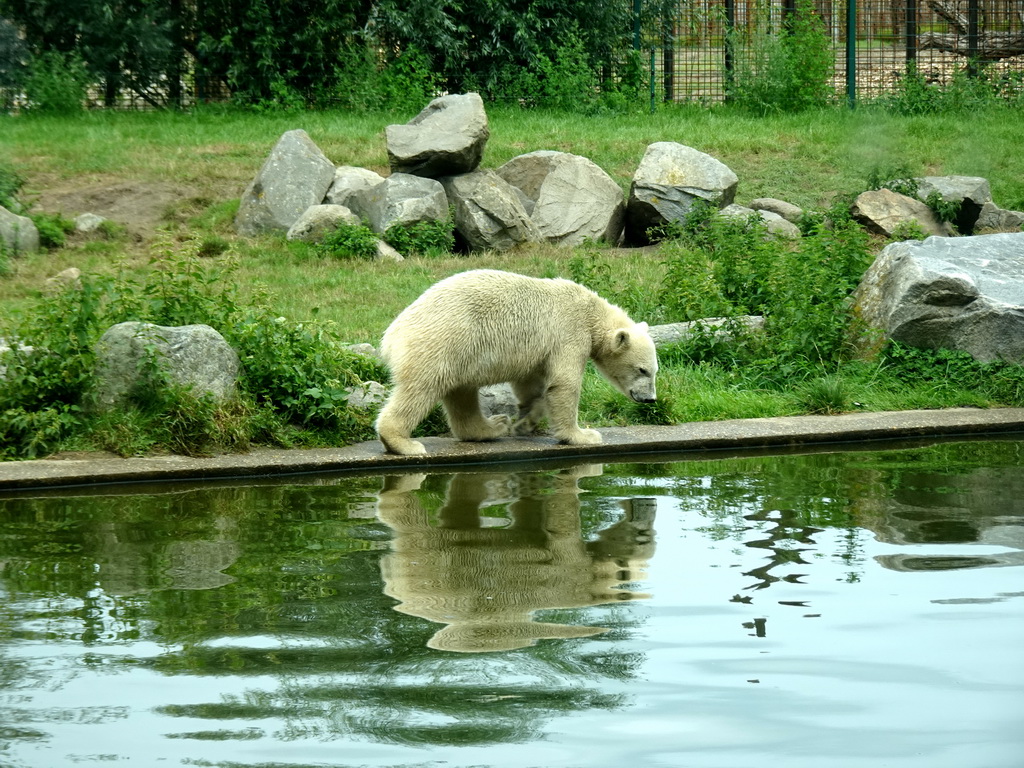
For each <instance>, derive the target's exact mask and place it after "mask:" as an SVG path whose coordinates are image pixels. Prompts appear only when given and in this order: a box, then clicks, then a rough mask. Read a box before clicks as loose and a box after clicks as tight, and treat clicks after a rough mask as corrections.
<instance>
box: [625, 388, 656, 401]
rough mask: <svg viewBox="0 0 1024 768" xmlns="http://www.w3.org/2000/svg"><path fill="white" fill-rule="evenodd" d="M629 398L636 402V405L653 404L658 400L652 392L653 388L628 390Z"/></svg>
mask: <svg viewBox="0 0 1024 768" xmlns="http://www.w3.org/2000/svg"><path fill="white" fill-rule="evenodd" d="M629 396H630V397H631V398H633V399H634V400H636V401H637V402H638V403H653V402H655V401H656V400H657V399H658V396H657V395H656V394H655V392H654V387H651V388H650V389H648V390H637V389H631V390H629Z"/></svg>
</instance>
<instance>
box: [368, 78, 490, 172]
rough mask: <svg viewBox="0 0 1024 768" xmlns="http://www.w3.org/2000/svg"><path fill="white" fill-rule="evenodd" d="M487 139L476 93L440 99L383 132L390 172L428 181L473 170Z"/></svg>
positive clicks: (482, 110)
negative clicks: (410, 174)
mask: <svg viewBox="0 0 1024 768" xmlns="http://www.w3.org/2000/svg"><path fill="white" fill-rule="evenodd" d="M490 135H491V133H490V128H489V127H488V125H487V113H486V112H485V111H484V102H483V99H481V98H480V95H479V94H477V93H464V94H451V95H449V96H441V97H440V98H437V99H434V100H433V101H431V102H430V103H429V104H428V105H427V106H426V107H425V108H424V110H423V111H422V112H420V113H419V114H418V115H416V117H414V118H413V119H412V120H410V121H409V122H408V123H406V124H405V125H389V126H388V127H387V128H386V129H385V136H386V139H387V150H388V160H389V162H390V164H391V170H392V172H395V173H412V174H416V175H417V176H429V177H432V178H440V177H441V176H451V175H455V174H459V173H468V172H469V171H473V170H476V167H477V166H478V165H480V158H481V157H483V154H484V147H485V146H486V145H487V139H488V138H490Z"/></svg>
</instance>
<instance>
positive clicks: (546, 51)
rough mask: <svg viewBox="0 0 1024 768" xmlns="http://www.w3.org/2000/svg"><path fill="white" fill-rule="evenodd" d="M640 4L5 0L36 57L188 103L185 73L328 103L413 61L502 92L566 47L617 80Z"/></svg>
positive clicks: (244, 98)
mask: <svg viewBox="0 0 1024 768" xmlns="http://www.w3.org/2000/svg"><path fill="white" fill-rule="evenodd" d="M632 12H633V9H632V4H631V3H630V2H628V1H625V0H583V1H580V2H566V0H441V1H440V2H439V1H438V0H321V2H318V3H306V2H303V3H295V2H288V1H287V0H169V1H168V0H0V17H2V18H6V19H9V20H10V21H11V22H12V23H13V24H14V25H15V26H16V27H17V28H19V29H20V30H21V32H22V34H23V37H24V42H25V44H26V46H27V48H28V50H29V52H30V55H31V56H32V57H38V56H42V55H50V54H59V55H61V56H73V57H75V58H76V59H78V60H81V61H82V62H83V63H84V64H85V66H86V68H87V71H88V72H89V74H90V75H91V76H92V77H93V78H94V79H95V82H96V83H97V84H98V88H99V90H100V92H101V94H102V98H103V101H104V102H105V103H106V104H107V105H108V106H110V105H114V104H115V103H116V101H117V99H118V97H119V94H123V93H125V92H131V93H133V94H135V96H136V97H141V98H142V99H144V100H146V101H149V102H151V103H153V104H154V105H157V104H172V105H173V104H179V103H181V101H182V92H181V91H182V87H183V85H187V86H188V87H191V88H193V89H194V94H193V95H194V97H195V98H197V99H199V100H204V99H206V98H211V97H213V98H220V97H221V96H222V95H224V94H223V89H226V90H227V91H228V92H230V95H231V97H232V99H233V100H235V101H236V102H238V103H242V104H253V105H260V104H266V103H276V104H281V103H284V104H286V105H296V106H305V105H315V104H320V103H329V102H331V101H332V100H336V99H337V97H338V95H339V94H340V93H347V92H349V91H351V89H352V86H353V84H357V83H359V82H361V81H362V82H365V81H366V80H367V78H368V75H369V76H370V77H369V79H370V80H373V79H374V77H372V76H373V75H374V74H379V73H381V72H383V71H386V70H387V69H388V68H389V67H391V66H395V65H398V66H405V67H406V69H408V63H409V62H410V61H415V62H416V65H417V66H416V69H417V72H415V73H413V75H414V77H412V78H410V74H409V73H408V72H403V74H402V76H401V77H400V78H399V79H400V80H401V81H402V84H403V85H404V84H408V83H410V82H412V81H414V80H417V78H420V79H422V78H427V77H428V73H429V79H423V80H422V82H429V83H430V84H431V86H433V87H435V89H436V90H448V91H452V92H456V91H468V90H477V91H480V92H481V93H483V94H484V95H485V96H486V97H488V98H502V97H503V96H505V95H507V94H508V93H509V92H510V90H511V89H512V86H517V87H518V86H521V85H522V83H521V82H520V80H521V78H522V75H523V73H524V72H530V73H534V76H535V77H537V78H539V80H540V81H541V84H542V85H543V81H544V80H545V78H548V79H550V77H551V74H550V73H551V72H552V71H557V69H558V68H557V67H556V66H553V65H552V62H555V63H557V62H558V61H559V60H560V59H563V58H565V55H564V53H565V51H568V52H569V53H570V54H571V56H570V58H571V59H572V61H571V63H570V64H568V65H566V66H571V67H572V68H574V69H578V68H580V67H582V68H583V69H585V70H586V72H587V77H586V78H583V79H584V80H586V81H587V83H591V82H592V83H595V84H596V83H601V82H605V83H607V82H611V77H610V76H611V74H612V73H613V72H614V71H615V70H616V68H621V67H622V66H623V65H624V63H628V61H629V57H628V51H629V48H630V45H631V37H632ZM368 65H369V67H370V68H371V70H372V71H371V72H368V71H367V66H368ZM423 69H426V70H428V72H422V71H420V70H423Z"/></svg>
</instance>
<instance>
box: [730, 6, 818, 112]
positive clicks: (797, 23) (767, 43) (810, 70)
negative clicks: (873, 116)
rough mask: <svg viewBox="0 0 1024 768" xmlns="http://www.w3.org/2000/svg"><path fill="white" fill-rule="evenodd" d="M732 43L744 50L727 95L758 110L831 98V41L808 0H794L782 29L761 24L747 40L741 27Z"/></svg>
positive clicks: (812, 105)
mask: <svg viewBox="0 0 1024 768" xmlns="http://www.w3.org/2000/svg"><path fill="white" fill-rule="evenodd" d="M731 34H732V42H731V44H732V46H733V48H734V49H736V50H740V51H744V50H745V52H746V55H745V56H740V57H739V61H738V64H737V66H736V68H735V70H734V72H732V73H731V78H730V80H729V86H728V92H727V95H728V98H729V99H730V100H731V101H732V102H733V103H735V104H736V105H737V106H740V107H742V108H744V109H749V110H750V111H752V112H756V113H758V114H768V113H771V112H799V111H801V110H805V109H810V108H815V107H820V106H822V105H824V104H828V103H829V102H830V101H832V100H833V99H834V96H835V94H834V92H833V90H832V86H831V79H832V74H833V69H834V66H835V64H834V57H833V53H832V44H831V41H830V40H829V37H828V35H827V34H826V32H825V28H824V24H823V23H822V21H821V18H820V17H819V16H818V15H817V14H816V13H815V10H814V5H813V3H811V2H809V0H797V2H796V5H795V10H794V12H793V14H792V15H791V16H790V17H789V19H788V23H787V28H786V29H784V30H783V32H782V33H781V34H776V33H774V32H770V31H768V30H765V29H762V30H759V31H757V32H755V33H754V34H753V35H752V37H751V39H750V40H749V44H747V42H748V41H747V40H745V39H744V38H743V35H742V34H740V33H731Z"/></svg>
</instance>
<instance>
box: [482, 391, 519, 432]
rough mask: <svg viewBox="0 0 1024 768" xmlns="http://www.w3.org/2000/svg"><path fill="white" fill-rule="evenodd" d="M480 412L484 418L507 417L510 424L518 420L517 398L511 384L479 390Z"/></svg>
mask: <svg viewBox="0 0 1024 768" xmlns="http://www.w3.org/2000/svg"><path fill="white" fill-rule="evenodd" d="M479 400H480V412H481V413H483V415H484V418H485V419H486V418H490V417H491V416H508V417H509V420H510V421H511V422H512V423H515V422H516V421H518V420H519V398H517V397H516V393H515V392H513V391H512V385H511V384H491V385H489V386H486V387H481V388H480V393H479Z"/></svg>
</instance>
